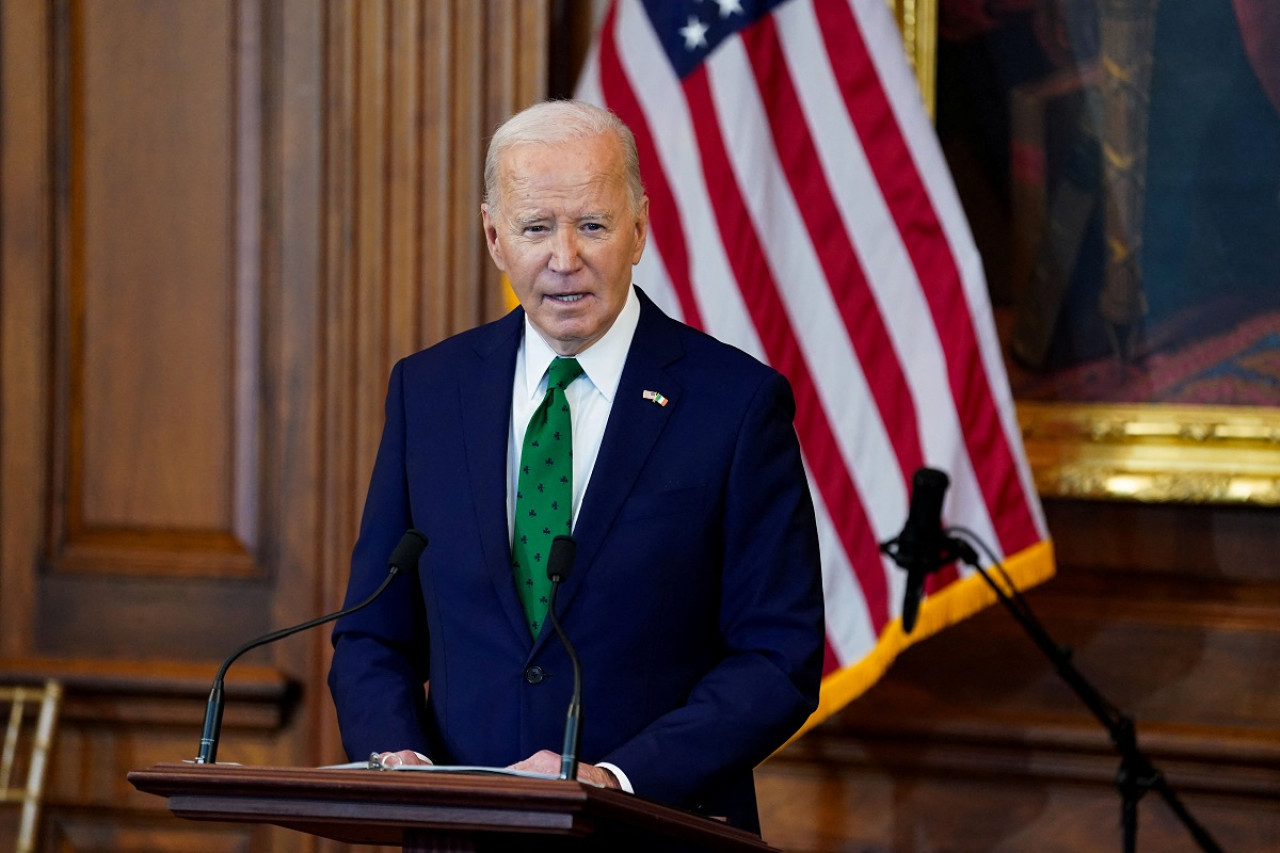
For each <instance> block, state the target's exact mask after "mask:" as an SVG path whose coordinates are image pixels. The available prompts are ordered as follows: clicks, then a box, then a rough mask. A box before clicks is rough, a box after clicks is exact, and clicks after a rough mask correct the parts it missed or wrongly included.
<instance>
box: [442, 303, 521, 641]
mask: <svg viewBox="0 0 1280 853" xmlns="http://www.w3.org/2000/svg"><path fill="white" fill-rule="evenodd" d="M523 328H524V312H523V311H520V310H516V311H512V312H511V313H510V314H508V315H507V316H506V317H504V318H502V319H501V320H499V321H498V322H497V323H495V324H494V325H493V326H492V330H493V331H492V334H489V335H486V336H484V337H483V338H481V339H480V340H479V341H478V342H477V343H476V346H475V353H476V356H477V360H476V362H475V365H476V372H475V374H473V375H470V376H465V377H462V380H461V386H460V388H459V396H460V399H461V402H462V405H461V411H462V425H463V430H464V433H465V434H464V438H463V440H464V442H465V446H466V454H467V471H468V473H469V475H470V487H471V493H472V499H473V501H474V505H475V509H476V526H477V529H478V532H479V540H480V543H481V548H482V549H483V557H484V559H483V563H484V570H485V572H486V573H487V574H488V575H489V580H490V582H491V583H492V584H493V591H494V596H495V597H496V599H497V600H498V601H499V602H501V606H502V611H503V613H504V614H505V615H506V618H507V620H508V622H510V624H511V627H512V629H513V630H514V631H516V632H517V633H518V634H519V635H520V636H521V637H522V638H524V639H525V640H526V641H527V640H528V638H529V627H528V624H527V623H526V622H525V618H524V612H523V610H522V609H521V607H520V600H519V598H517V596H516V591H515V587H514V586H513V584H512V580H511V544H510V542H509V541H508V536H509V533H508V530H507V474H508V471H507V445H508V442H509V440H510V420H511V387H512V386H511V383H512V376H513V375H514V371H515V356H516V349H517V348H518V347H519V345H520V337H521V335H522V334H523Z"/></svg>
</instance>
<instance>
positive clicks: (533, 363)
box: [521, 286, 640, 402]
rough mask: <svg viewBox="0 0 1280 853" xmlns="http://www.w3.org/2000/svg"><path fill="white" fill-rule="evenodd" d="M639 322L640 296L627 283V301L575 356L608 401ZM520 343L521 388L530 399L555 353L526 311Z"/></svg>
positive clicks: (618, 380) (624, 362) (616, 385)
mask: <svg viewBox="0 0 1280 853" xmlns="http://www.w3.org/2000/svg"><path fill="white" fill-rule="evenodd" d="M639 323H640V298H639V297H638V296H636V289H635V287H634V286H631V287H629V288H628V290H627V301H626V302H625V303H623V305H622V310H621V311H619V312H618V317H617V319H615V320H614V321H613V325H612V326H610V327H609V331H607V332H605V333H604V336H603V337H601V338H600V340H598V341H596V342H595V343H593V344H592V345H591V346H589V347H587V348H586V349H585V350H583V351H582V352H580V353H578V355H577V356H576V358H577V359H578V363H579V364H581V365H582V372H583V373H585V374H586V376H587V378H588V379H590V380H591V384H592V385H594V386H595V387H596V390H597V391H599V392H600V393H601V394H603V395H604V396H605V399H606V400H609V401H610V402H612V401H613V395H614V394H616V393H617V391H618V383H619V382H621V381H622V368H623V366H624V365H625V364H626V361H627V352H628V350H630V349H631V339H632V338H633V337H635V333H636V326H637V325H639ZM521 347H523V349H524V382H525V390H526V391H527V392H528V394H529V399H533V398H534V396H535V395H536V394H537V393H538V391H539V389H540V388H541V386H542V378H543V376H544V375H546V372H547V368H548V367H550V366H551V360H552V359H553V358H555V357H556V352H555V350H553V349H551V347H550V346H548V345H547V342H546V341H545V340H543V339H542V335H540V334H538V330H537V329H535V328H534V327H533V324H532V323H531V322H530V321H529V315H528V314H525V317H524V341H523V342H522V343H521Z"/></svg>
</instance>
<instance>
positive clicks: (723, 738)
mask: <svg viewBox="0 0 1280 853" xmlns="http://www.w3.org/2000/svg"><path fill="white" fill-rule="evenodd" d="M794 414H795V402H794V398H793V397H792V394H791V389H790V386H789V385H788V383H787V381H786V380H785V379H784V378H783V377H782V376H781V375H779V374H777V373H775V372H773V371H770V372H769V374H768V378H766V380H765V381H764V382H763V383H762V384H761V386H760V388H759V390H758V391H757V393H756V394H755V396H754V399H753V400H752V402H751V404H750V405H749V407H748V409H747V412H746V415H745V416H744V418H743V420H742V423H741V424H740V428H739V430H738V433H737V440H736V447H735V448H734V451H733V454H732V462H731V467H730V471H729V472H728V478H727V486H726V498H725V511H724V516H723V530H722V537H723V542H724V558H723V565H722V566H720V574H721V586H722V592H721V595H720V614H719V640H720V643H721V648H722V654H721V655H720V657H719V659H718V663H717V664H716V665H715V666H714V667H713V668H712V669H710V670H709V671H708V672H707V673H706V675H705V676H704V677H702V678H701V680H700V681H699V682H698V683H697V684H696V686H695V687H694V689H693V690H692V692H691V693H690V695H689V698H688V701H687V703H686V704H685V705H684V706H682V707H679V708H676V709H674V710H672V711H671V712H669V713H667V714H665V715H663V716H662V717H660V718H659V719H657V720H656V721H655V722H654V723H653V724H651V725H649V726H648V727H646V728H645V729H644V730H643V731H641V732H640V733H639V734H638V735H637V736H636V737H634V738H632V739H630V740H629V741H628V742H626V743H624V744H623V745H621V746H620V747H618V748H617V749H615V750H613V751H612V752H611V753H610V754H609V755H607V756H604V757H603V760H604V761H607V762H610V763H612V764H616V765H617V766H619V767H620V768H622V769H623V770H624V771H625V772H626V774H627V775H628V777H629V778H630V780H631V782H632V784H633V785H634V787H635V790H636V793H638V794H643V795H646V796H650V797H654V798H657V799H661V800H665V801H669V802H682V803H696V802H697V801H698V799H699V797H700V796H701V794H702V793H704V792H706V791H714V790H716V789H717V788H719V787H720V786H721V785H723V784H725V783H726V782H727V781H729V780H731V779H733V778H735V777H737V778H740V777H741V776H742V775H743V774H749V773H750V771H751V769H752V768H753V767H754V766H755V765H756V764H758V763H759V762H761V761H762V760H764V759H765V758H766V757H768V756H769V755H770V754H771V753H772V752H773V751H774V750H775V749H777V748H778V747H779V746H781V745H782V744H783V743H784V742H785V741H786V739H787V738H788V737H789V736H790V735H791V734H793V733H794V732H795V731H796V730H797V729H798V728H799V727H800V725H801V724H802V723H803V722H804V720H805V719H807V718H808V716H809V714H811V713H812V712H813V710H814V709H815V708H816V707H817V702H818V688H819V684H820V682H821V677H822V660H823V650H824V643H825V633H824V623H823V603H822V579H821V567H820V561H819V555H818V539H817V527H816V523H815V520H814V511H813V503H812V499H811V497H810V494H809V487H808V482H807V479H806V477H805V472H804V466H803V464H802V462H801V456H800V448H799V443H798V441H797V439H796V434H795V430H794V428H793V426H792V420H793V417H794ZM748 778H749V775H748Z"/></svg>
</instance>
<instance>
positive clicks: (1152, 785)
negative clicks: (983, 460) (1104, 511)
mask: <svg viewBox="0 0 1280 853" xmlns="http://www.w3.org/2000/svg"><path fill="white" fill-rule="evenodd" d="M946 532H947V533H963V534H965V535H967V536H969V537H970V538H972V539H974V540H975V541H977V542H979V543H980V544H981V540H979V539H978V537H977V536H975V535H974V534H973V533H971V532H970V531H968V530H964V529H963V528H959V527H952V528H949V529H948V530H947V531H946ZM949 538H950V542H949V544H953V545H954V551H955V552H956V554H957V556H958V557H959V558H960V559H961V560H963V561H964V562H965V563H966V564H967V565H969V566H970V567H972V568H973V569H974V570H975V571H977V572H978V574H980V575H982V579H983V580H985V581H986V582H987V586H989V587H991V589H992V590H994V591H995V594H996V596H997V597H998V598H999V599H1000V602H1001V603H1002V604H1004V606H1005V607H1006V608H1007V609H1008V610H1009V612H1010V613H1011V614H1013V618H1014V619H1015V620H1016V621H1017V622H1018V624H1019V625H1021V626H1022V628H1023V630H1025V631H1026V632H1027V634H1028V635H1029V636H1030V637H1031V639H1032V640H1033V641H1034V642H1035V644H1036V645H1037V646H1038V647H1039V648H1040V651H1042V652H1044V654H1045V656H1046V657H1048V658H1049V660H1050V662H1051V663H1052V664H1053V666H1054V669H1055V670H1056V671H1057V673H1058V676H1059V677H1061V678H1062V680H1063V681H1065V682H1066V683H1067V685H1068V686H1070V687H1071V689H1072V690H1073V691H1075V694H1076V696H1078V697H1080V701H1082V702H1083V703H1084V704H1085V705H1086V706H1087V707H1088V708H1089V710H1090V711H1092V712H1093V715H1094V716H1095V717H1097V718H1098V722H1100V723H1101V724H1102V726H1103V728H1105V729H1106V730H1107V733H1108V734H1109V735H1110V736H1111V743H1112V744H1113V745H1114V746H1115V749H1116V751H1117V752H1118V753H1119V754H1120V769H1119V770H1118V771H1117V772H1116V787H1117V788H1118V789H1119V791H1120V797H1121V824H1122V826H1123V829H1124V851H1125V853H1136V851H1137V839H1138V801H1139V800H1141V799H1142V797H1143V795H1145V794H1146V793H1147V792H1148V791H1156V792H1157V793H1159V794H1160V796H1161V798H1162V799H1163V800H1164V801H1165V803H1167V804H1168V806H1169V808H1170V809H1171V810H1172V811H1173V813H1174V814H1175V815H1177V817H1178V820H1180V821H1181V822H1182V825H1183V826H1184V827H1185V828H1186V830H1187V832H1189V833H1190V834H1191V837H1192V838H1194V839H1195V841H1196V843H1197V844H1198V845H1199V846H1200V849H1201V850H1204V851H1205V853H1221V848H1220V847H1218V845H1217V843H1216V842H1215V841H1214V840H1213V838H1212V836H1210V835H1209V832H1208V831H1207V830H1206V829H1205V828H1204V827H1203V826H1201V825H1200V823H1199V822H1197V821H1196V819H1195V818H1194V817H1193V816H1192V815H1191V812H1189V811H1188V810H1187V808H1186V807H1185V806H1184V805H1183V804H1182V801H1181V800H1179V799H1178V795H1177V794H1175V793H1174V791H1173V789H1172V788H1170V787H1169V783H1168V782H1166V781H1165V778H1164V774H1163V773H1161V772H1160V771H1159V770H1158V769H1156V767H1155V765H1153V764H1152V763H1151V760H1150V759H1149V758H1147V756H1146V754H1145V753H1144V752H1143V751H1142V749H1141V748H1140V747H1139V746H1138V736H1137V730H1136V728H1135V726H1134V722H1133V718H1132V717H1130V716H1129V715H1127V714H1124V713H1122V712H1121V711H1120V710H1119V709H1117V708H1116V707H1115V706H1114V705H1112V704H1111V703H1110V702H1109V701H1107V699H1106V698H1104V697H1103V695H1102V694H1101V693H1100V692H1099V691H1098V689H1097V688H1096V687H1094V686H1093V684H1091V683H1090V682H1089V680H1088V679H1086V678H1085V677H1084V675H1082V674H1081V672H1080V670H1079V669H1077V668H1076V666H1075V664H1074V663H1072V660H1071V649H1069V648H1067V647H1066V646H1061V645H1059V644H1057V643H1055V642H1054V641H1053V638H1052V637H1050V636H1049V632H1048V631H1046V630H1045V627H1044V625H1043V624H1042V623H1041V622H1040V620H1039V619H1037V618H1036V615H1035V614H1034V613H1032V612H1031V608H1030V607H1029V606H1028V605H1027V603H1026V602H1025V601H1024V600H1023V599H1022V597H1021V595H1019V593H1018V590H1017V588H1016V587H1014V586H1013V584H1012V583H1010V584H1009V586H1010V589H1012V590H1013V595H1014V596H1016V597H1017V600H1016V601H1015V600H1014V598H1013V597H1011V596H1010V595H1009V593H1007V592H1005V591H1004V589H1003V588H1002V587H1001V586H1000V585H999V584H998V583H996V582H995V580H994V579H993V578H992V577H991V575H990V574H989V573H988V572H987V570H986V569H985V568H983V566H982V564H981V563H980V562H979V560H978V555H977V552H975V551H974V549H973V548H972V547H971V546H970V545H969V544H968V542H966V541H965V540H963V539H959V538H956V537H949ZM988 557H989V558H991V562H992V563H993V564H995V565H999V562H1000V561H999V560H996V559H994V555H992V554H991V553H990V552H988ZM941 566H942V564H939V566H938V568H941ZM1002 571H1003V570H1002Z"/></svg>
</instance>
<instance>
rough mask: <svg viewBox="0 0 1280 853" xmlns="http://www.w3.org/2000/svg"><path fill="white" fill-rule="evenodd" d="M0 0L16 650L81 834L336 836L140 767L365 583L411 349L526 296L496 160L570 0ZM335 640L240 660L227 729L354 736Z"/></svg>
mask: <svg viewBox="0 0 1280 853" xmlns="http://www.w3.org/2000/svg"><path fill="white" fill-rule="evenodd" d="M0 16H2V17H0V24H2V25H3V27H2V28H0V63H2V64H0V131H2V132H3V138H4V139H5V144H4V145H3V146H0V225H3V227H2V228H0V241H3V256H2V258H0V308H2V309H3V310H2V311H0V447H2V449H3V458H2V459H0V489H2V491H0V657H2V660H0V679H2V680H7V681H19V680H29V679H33V678H38V677H41V676H43V675H48V674H52V675H56V676H58V677H59V678H61V679H62V680H63V681H64V683H66V685H67V687H68V707H67V713H66V714H65V715H64V720H63V727H62V734H61V736H60V739H59V741H58V746H57V749H58V759H57V761H56V764H55V770H54V774H53V777H52V779H51V786H52V790H51V795H50V808H49V810H48V818H47V821H46V824H47V827H46V830H47V831H46V833H45V835H46V841H47V842H48V844H49V849H57V850H77V851H78V850H91V849H92V850H102V849H113V850H114V849H119V850H154V851H170V850H171V851H178V850H194V849H209V850H254V851H270V850H302V849H316V848H317V842H314V841H312V840H310V839H307V838H305V837H304V836H301V835H299V834H297V833H289V832H285V831H282V830H281V831H276V830H270V829H262V828H258V829H254V828H248V827H210V828H208V829H207V831H203V832H202V831H200V830H201V829H202V828H195V829H193V828H192V827H191V826H188V825H185V824H182V823H180V822H177V821H174V820H172V819H169V818H167V817H166V816H165V814H164V812H163V804H162V803H161V802H160V801H158V800H156V801H154V802H152V800H153V799H154V798H149V797H144V796H142V795H138V794H136V792H132V791H131V790H130V789H128V787H127V786H126V785H124V783H123V782H122V780H123V777H124V773H125V772H126V771H127V770H129V769H131V768H133V767H138V766H146V765H148V764H150V763H154V762H156V761H161V760H174V759H177V758H183V757H187V756H189V755H190V754H193V753H194V751H195V749H196V746H197V743H196V742H197V740H198V737H199V727H200V718H201V716H202V714H203V707H204V699H205V695H206V694H207V692H208V682H209V679H210V678H211V677H212V675H213V671H214V669H215V668H216V664H217V662H218V661H220V660H221V658H222V657H223V656H224V655H225V654H226V653H227V652H228V651H229V650H230V649H232V648H234V647H235V646H236V645H238V644H239V643H240V642H241V641H243V640H245V639H247V638H249V637H252V636H255V635H257V634H260V633H263V632H265V631H266V630H269V629H270V628H273V627H278V626H280V625H283V624H290V623H296V622H300V621H302V620H304V619H307V618H310V617H312V616H315V615H316V614H318V613H320V612H324V611H326V610H332V609H334V608H336V607H337V606H338V604H339V603H340V600H341V597H342V594H343V590H344V586H345V577H346V561H347V557H348V555H349V553H350V548H351V544H352V542H353V540H354V537H355V533H356V527H357V525H358V520H359V513H360V506H361V502H362V500H363V492H364V488H365V485H366V483H367V478H368V470H369V468H370V467H371V466H372V460H373V454H374V451H375V449H376V442H377V438H378V434H379V430H380V428H381V420H382V398H383V394H384V390H385V383H386V378H387V375H388V373H389V370H390V366H391V364H392V362H393V361H394V360H395V359H397V358H399V357H401V356H403V355H406V354H408V353H409V352H411V351H413V350H415V349H418V348H420V347H422V346H424V345H426V344H428V343H431V342H434V341H436V340H439V339H440V338H442V337H444V336H445V335H447V334H450V333H453V332H455V331H459V330H461V329H463V328H466V327H469V326H472V325H475V324H476V323H479V322H482V321H484V320H488V319H492V318H494V317H496V316H498V315H499V314H500V313H502V312H503V311H504V310H505V299H504V294H503V289H502V285H501V282H500V279H499V277H498V276H497V274H496V272H494V271H493V270H492V268H491V265H490V264H489V262H488V258H487V254H486V253H485V250H484V242H483V236H482V233H481V230H480V225H479V203H480V195H481V189H480V183H481V161H482V157H483V149H484V145H485V142H486V139H487V135H488V133H489V132H490V131H491V130H492V128H493V127H494V126H495V125H496V123H497V122H498V121H499V120H500V119H501V118H502V117H505V116H506V115H507V114H509V113H510V112H512V111H514V110H515V109H517V108H519V107H520V106H523V105H525V104H527V103H531V102H533V101H534V100H536V99H538V98H539V97H541V96H542V95H543V93H544V92H545V86H546V76H547V74H546V55H545V54H546V40H547V22H548V20H549V11H548V3H547V2H519V3H518V2H514V0H492V2H485V3H475V2H470V0H438V1H437V0H412V1H411V0H405V1H404V2H400V0H394V2H393V0H376V2H375V0H369V2H364V1H363V0H360V1H359V2H357V1H356V0H334V2H329V3H324V4H317V3H314V2H311V0H282V2H279V3H274V2H272V3H268V2H262V0H230V2H227V0H187V1H186V2H182V3H171V2H157V1H156V0H121V2H113V3H98V2H93V1H92V0H58V2H54V3H47V2H45V0H4V1H3V2H2V3H0ZM327 665H328V643H327V635H326V634H325V632H324V631H323V630H320V631H315V632H312V633H311V634H310V635H309V636H303V637H297V638H293V639H291V640H290V641H287V642H285V643H281V644H278V645H277V646H276V647H274V648H272V649H269V650H260V651H255V652H253V653H251V654H250V655H249V657H248V659H247V660H246V661H244V662H242V663H238V664H237V665H236V666H235V667H234V668H233V669H232V670H231V672H230V674H229V675H228V679H227V691H228V701H227V712H226V713H227V716H226V726H225V730H224V737H223V742H222V745H221V748H220V751H219V758H220V759H221V760H233V761H235V760H238V761H246V762H250V763H296V764H315V763H322V762H327V761H335V760H338V759H340V758H341V755H340V750H339V747H338V739H337V736H336V725H335V723H334V721H333V719H332V711H331V708H330V703H329V700H328V695H327V692H326V690H325V687H324V674H325V672H326V670H327ZM332 847H333V846H332V845H330V848H332ZM330 848H326V849H330Z"/></svg>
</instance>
